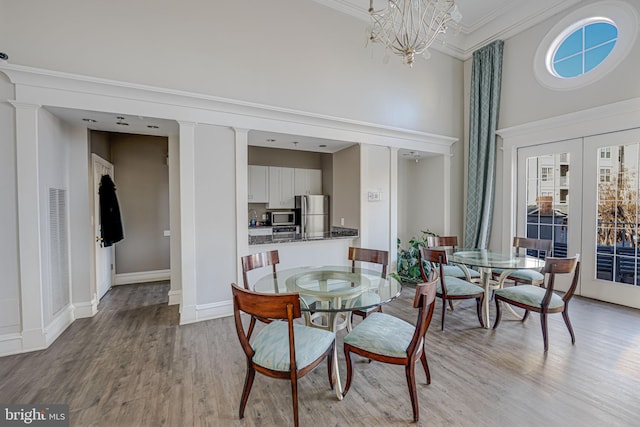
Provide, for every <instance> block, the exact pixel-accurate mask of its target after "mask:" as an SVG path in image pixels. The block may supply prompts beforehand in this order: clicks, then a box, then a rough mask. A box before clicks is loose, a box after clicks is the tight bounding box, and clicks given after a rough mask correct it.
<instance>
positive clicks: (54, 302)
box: [38, 108, 71, 325]
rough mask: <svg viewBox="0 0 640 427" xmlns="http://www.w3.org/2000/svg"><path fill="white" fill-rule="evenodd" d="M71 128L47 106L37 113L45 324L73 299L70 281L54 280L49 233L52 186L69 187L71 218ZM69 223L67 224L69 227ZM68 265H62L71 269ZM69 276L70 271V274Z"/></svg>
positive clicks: (63, 267) (67, 196)
mask: <svg viewBox="0 0 640 427" xmlns="http://www.w3.org/2000/svg"><path fill="white" fill-rule="evenodd" d="M69 140H70V129H69V127H68V126H67V125H65V124H64V123H62V122H60V120H58V119H57V118H56V117H55V116H53V115H52V114H51V113H49V112H48V111H47V110H45V109H42V108H41V109H40V111H39V115H38V157H39V193H40V194H39V196H40V236H41V248H40V252H41V259H42V289H43V291H42V297H43V307H44V312H43V315H44V317H43V318H44V322H45V325H48V324H49V323H51V322H52V321H53V319H54V317H55V316H56V315H57V314H59V313H60V311H61V310H62V309H63V308H64V307H66V306H67V305H68V304H69V303H70V302H71V299H70V286H71V283H70V282H66V283H58V284H56V283H54V282H53V281H52V280H51V279H52V271H54V270H55V269H56V268H57V267H55V266H53V265H52V257H51V247H50V245H51V239H50V234H49V229H50V221H49V189H50V188H56V189H61V190H65V191H66V199H67V214H66V217H67V221H68V219H69V196H70V192H69V170H70V168H71V165H70V163H69V154H70V142H69ZM68 226H69V224H67V227H68ZM68 267H69V266H68V265H61V266H59V268H60V269H68ZM69 277H70V274H69Z"/></svg>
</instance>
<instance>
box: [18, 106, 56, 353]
mask: <svg viewBox="0 0 640 427" xmlns="http://www.w3.org/2000/svg"><path fill="white" fill-rule="evenodd" d="M11 104H12V105H13V106H14V107H15V110H16V163H17V183H18V245H19V249H18V251H19V254H20V260H19V269H20V306H21V315H22V319H21V320H22V325H21V333H22V351H32V350H39V349H43V348H46V346H47V342H46V335H45V331H44V303H43V298H42V296H43V295H42V292H43V289H42V254H41V251H40V249H41V247H42V236H41V227H40V192H39V181H40V179H39V159H38V111H39V110H40V105H34V104H26V103H21V102H16V101H11Z"/></svg>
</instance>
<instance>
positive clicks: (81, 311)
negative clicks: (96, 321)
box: [73, 299, 98, 319]
mask: <svg viewBox="0 0 640 427" xmlns="http://www.w3.org/2000/svg"><path fill="white" fill-rule="evenodd" d="M96 313H98V300H97V299H93V300H91V301H86V302H78V303H75V304H73V317H75V318H76V319H84V318H86V317H93V316H95V315H96Z"/></svg>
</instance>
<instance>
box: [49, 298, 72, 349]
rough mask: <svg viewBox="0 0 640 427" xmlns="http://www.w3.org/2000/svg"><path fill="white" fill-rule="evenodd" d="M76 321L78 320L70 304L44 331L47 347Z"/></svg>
mask: <svg viewBox="0 0 640 427" xmlns="http://www.w3.org/2000/svg"><path fill="white" fill-rule="evenodd" d="M74 320H76V319H75V318H74V317H73V305H71V304H69V305H67V306H66V307H65V308H64V309H62V310H61V311H60V314H58V315H57V316H56V317H55V318H54V319H53V321H52V322H51V323H49V325H48V326H47V327H46V328H45V329H44V335H45V343H46V346H47V347H49V346H50V345H51V343H52V342H54V341H55V340H56V338H58V337H59V336H60V334H61V333H63V332H64V330H65V329H67V328H68V327H69V325H71V324H72V323H73V321H74Z"/></svg>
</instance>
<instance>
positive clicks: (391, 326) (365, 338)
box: [344, 313, 416, 357]
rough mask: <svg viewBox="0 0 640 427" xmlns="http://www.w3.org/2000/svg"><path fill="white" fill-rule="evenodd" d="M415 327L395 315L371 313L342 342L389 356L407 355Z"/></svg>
mask: <svg viewBox="0 0 640 427" xmlns="http://www.w3.org/2000/svg"><path fill="white" fill-rule="evenodd" d="M415 331H416V327H415V326H413V325H412V324H410V323H408V322H405V321H404V320H402V319H398V318H397V317H394V316H390V315H388V314H385V313H371V314H370V315H369V316H367V321H366V322H362V323H361V324H360V325H358V327H357V328H354V329H353V331H351V333H350V334H349V335H347V336H346V337H345V338H344V342H345V343H346V344H349V345H351V346H354V347H358V348H366V349H367V350H369V351H371V352H373V353H377V354H382V355H384V356H389V357H407V348H408V347H409V344H410V343H411V339H412V338H413V334H414V333H415Z"/></svg>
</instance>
